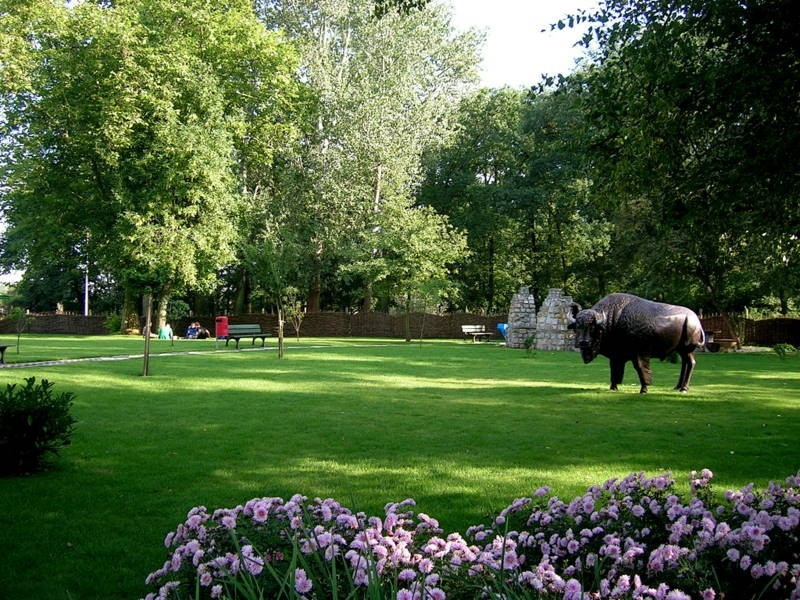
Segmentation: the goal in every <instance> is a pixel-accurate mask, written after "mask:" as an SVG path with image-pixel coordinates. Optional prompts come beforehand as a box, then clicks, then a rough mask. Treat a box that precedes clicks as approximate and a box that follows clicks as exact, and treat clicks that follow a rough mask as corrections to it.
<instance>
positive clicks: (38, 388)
mask: <svg viewBox="0 0 800 600" xmlns="http://www.w3.org/2000/svg"><path fill="white" fill-rule="evenodd" d="M74 398H75V395H74V394H73V393H71V392H63V393H61V394H59V395H54V394H53V384H52V383H50V382H49V381H47V380H46V379H42V381H41V382H40V383H39V384H37V383H36V378H35V377H29V378H27V379H25V385H24V386H20V385H17V384H9V385H7V386H6V389H5V390H3V391H0V474H3V475H7V474H13V473H28V472H31V471H37V470H39V469H41V468H43V467H44V466H45V465H46V461H47V459H49V458H50V455H57V454H58V453H59V451H60V450H61V448H62V447H64V446H66V445H68V444H69V443H70V438H71V437H72V430H73V425H74V423H75V419H74V418H73V417H72V415H71V414H70V409H71V407H72V402H73V400H74Z"/></svg>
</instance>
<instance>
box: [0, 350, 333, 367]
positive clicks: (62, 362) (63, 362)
mask: <svg viewBox="0 0 800 600" xmlns="http://www.w3.org/2000/svg"><path fill="white" fill-rule="evenodd" d="M305 347H306V348H323V347H324V346H305ZM264 350H277V348H276V347H274V346H272V347H270V346H267V347H264V348H261V347H259V348H240V349H239V350H236V349H235V348H228V349H224V350H222V349H220V350H187V351H185V352H159V353H158V354H151V355H150V358H151V359H153V358H157V357H159V356H185V355H188V354H198V355H199V354H220V353H223V352H227V353H230V352H255V351H264ZM143 358H144V354H123V355H119V356H95V357H91V358H64V359H61V360H46V361H41V362H24V363H3V364H2V365H0V369H19V368H22V367H52V366H55V365H69V364H72V363H81V362H108V361H114V360H134V359H140V360H141V359H143Z"/></svg>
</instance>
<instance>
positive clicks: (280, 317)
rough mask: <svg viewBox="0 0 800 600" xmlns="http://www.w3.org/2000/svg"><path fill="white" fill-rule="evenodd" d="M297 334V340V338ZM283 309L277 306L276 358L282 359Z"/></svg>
mask: <svg viewBox="0 0 800 600" xmlns="http://www.w3.org/2000/svg"><path fill="white" fill-rule="evenodd" d="M299 337H300V336H299V334H298V338H299ZM283 340H284V338H283V308H281V306H280V305H279V306H278V358H283V352H284V346H283Z"/></svg>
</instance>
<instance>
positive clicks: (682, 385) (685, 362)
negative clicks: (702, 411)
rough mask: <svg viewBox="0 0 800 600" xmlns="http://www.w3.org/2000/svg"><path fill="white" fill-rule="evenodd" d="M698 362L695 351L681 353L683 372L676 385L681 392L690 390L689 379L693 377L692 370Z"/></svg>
mask: <svg viewBox="0 0 800 600" xmlns="http://www.w3.org/2000/svg"><path fill="white" fill-rule="evenodd" d="M696 364H697V361H696V360H695V358H694V352H682V353H681V374H680V376H679V377H678V384H677V385H676V386H675V389H676V390H679V391H681V392H688V391H689V381H691V379H692V372H693V371H694V366H695V365H696Z"/></svg>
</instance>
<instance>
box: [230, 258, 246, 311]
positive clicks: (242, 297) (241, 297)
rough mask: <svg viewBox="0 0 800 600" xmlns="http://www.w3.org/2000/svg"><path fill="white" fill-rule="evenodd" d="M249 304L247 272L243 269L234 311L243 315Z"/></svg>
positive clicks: (234, 302) (240, 274)
mask: <svg viewBox="0 0 800 600" xmlns="http://www.w3.org/2000/svg"><path fill="white" fill-rule="evenodd" d="M246 305H247V273H245V270H244V269H242V270H241V272H240V273H239V286H238V289H237V290H236V299H235V300H234V301H233V312H234V313H235V314H237V315H241V314H243V313H244V312H245V307H246Z"/></svg>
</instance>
